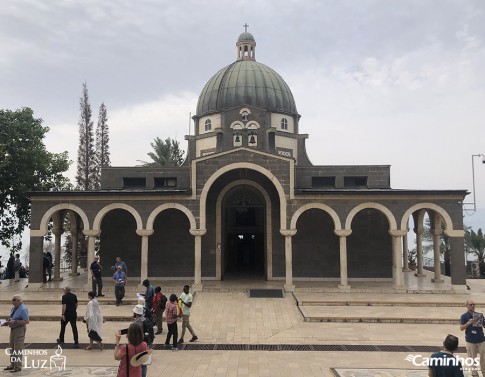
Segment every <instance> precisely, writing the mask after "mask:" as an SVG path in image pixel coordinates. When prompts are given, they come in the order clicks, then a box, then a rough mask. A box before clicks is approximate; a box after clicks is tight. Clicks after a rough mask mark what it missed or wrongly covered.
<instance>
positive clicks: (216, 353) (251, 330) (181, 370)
mask: <svg viewBox="0 0 485 377" xmlns="http://www.w3.org/2000/svg"><path fill="white" fill-rule="evenodd" d="M85 279H86V277H85V275H84V276H83V275H81V276H80V277H78V278H70V277H68V278H66V279H65V280H64V281H63V283H62V284H61V283H53V284H51V287H50V289H45V290H41V291H34V292H33V291H29V290H26V289H25V286H26V285H27V282H26V281H20V282H19V283H11V282H9V281H3V282H2V284H0V318H4V317H6V316H7V315H8V313H9V308H10V306H11V305H10V299H11V296H12V295H13V294H15V293H20V294H22V295H23V296H24V301H25V304H26V305H27V307H28V308H29V313H30V315H31V317H32V318H37V319H36V320H32V321H31V323H30V324H29V325H28V328H27V335H26V340H27V344H28V345H27V349H28V350H37V353H41V355H37V356H28V358H27V359H28V362H27V365H26V366H27V367H25V368H24V370H23V371H22V372H21V373H17V374H16V375H32V376H44V375H45V376H56V375H59V376H60V375H62V376H68V375H69V376H91V375H92V376H95V375H96V376H116V370H117V366H118V363H119V362H118V361H115V360H114V358H113V343H114V332H115V330H117V329H120V328H124V327H126V326H127V325H128V324H129V322H127V320H128V318H129V317H130V315H131V309H132V304H131V303H130V305H122V306H120V307H116V306H115V305H113V302H114V294H113V292H112V291H110V290H107V291H106V292H105V293H106V297H105V298H104V299H101V300H100V302H101V304H102V310H103V314H104V315H105V317H107V318H110V320H109V321H106V322H105V324H104V327H103V338H104V341H105V343H106V344H107V347H106V349H105V350H103V351H100V350H98V349H94V350H91V351H85V350H83V349H73V348H72V345H71V344H69V342H72V332H71V331H70V328H69V327H68V328H67V332H66V339H65V341H66V345H65V347H64V348H63V349H62V356H65V357H66V361H67V363H66V364H67V369H66V370H65V371H62V372H59V371H55V370H51V369H50V368H49V364H48V363H47V361H45V360H47V359H49V358H50V357H51V356H55V351H56V350H57V345H56V343H55V340H56V338H57V337H58V331H59V322H58V320H56V316H57V315H58V314H60V303H59V302H60V297H61V295H62V288H61V287H62V285H64V286H65V285H70V286H72V287H74V289H75V290H76V289H78V290H77V291H75V293H76V294H77V295H78V297H79V298H80V299H81V300H82V301H83V302H81V304H80V307H79V311H78V314H79V315H83V314H84V310H85V302H86V301H85V300H86V299H85V296H86V292H83V291H81V289H82V286H83V284H84V283H83V282H85V281H86V280H85ZM177 284H178V283H177ZM177 284H175V285H174V286H176V285H177ZM468 285H469V286H470V288H471V290H469V291H467V292H466V293H460V294H456V293H455V294H450V293H447V294H434V295H433V294H409V295H404V296H403V295H399V294H395V295H385V294H382V293H375V294H372V293H369V292H367V293H353V292H352V290H351V291H350V292H348V293H341V294H335V293H325V292H295V294H294V295H293V294H286V295H285V297H284V298H249V297H248V295H247V294H246V293H245V289H246V288H248V286H247V283H246V282H242V283H240V285H239V287H238V286H237V284H235V285H234V286H233V287H231V289H227V290H224V289H222V288H223V287H221V289H220V291H219V292H217V291H211V290H208V291H205V290H204V291H203V292H198V293H197V294H196V296H195V300H194V306H193V309H192V315H191V323H192V326H193V328H194V330H195V331H196V333H197V336H198V337H199V341H198V342H197V343H196V345H197V347H198V349H195V350H190V349H189V348H190V345H192V344H191V343H189V344H187V345H186V346H185V348H184V347H183V348H182V350H181V351H179V352H172V351H167V350H162V349H160V344H161V343H163V342H164V340H165V338H164V335H162V336H157V338H156V340H155V349H156V350H155V351H154V357H153V364H152V365H151V366H149V369H148V371H149V372H148V375H149V376H151V377H156V376H171V377H205V376H207V377H209V376H211V377H222V376H284V377H285V376H288V377H290V376H291V377H293V376H295V377H296V376H298V377H299V376H308V377H310V376H329V377H330V376H332V377H335V376H342V377H343V376H345V377H364V376H366V377H367V376H369V377H370V376H372V377H376V376H382V377H403V376H407V377H409V376H413V377H414V376H416V377H419V376H426V375H427V374H426V373H427V371H426V368H425V367H422V366H413V365H412V364H411V363H410V362H409V361H406V360H405V357H406V356H408V355H409V354H421V355H422V356H423V357H426V356H429V354H430V353H431V350H434V349H436V350H438V349H439V347H440V345H441V343H442V341H443V339H444V337H445V336H446V335H447V334H449V333H451V334H455V335H457V336H459V338H460V343H461V345H463V343H464V337H463V333H461V332H460V331H459V326H458V319H459V316H460V315H461V314H462V313H463V312H464V311H465V308H464V305H461V304H460V303H463V304H464V302H465V300H466V298H468V297H472V298H473V299H474V300H475V301H476V302H478V303H485V281H482V280H469V283H468ZM180 286H182V283H181V284H180ZM430 286H432V285H431V284H430ZM76 287H77V288H76ZM173 289H175V288H173ZM136 290H137V287H132V289H131V290H129V294H128V295H129V296H133V298H132V297H128V298H130V299H132V300H133V299H134V293H135V291H136ZM165 292H170V290H167V291H164V293H165ZM175 293H177V294H179V293H180V292H178V291H176V292H175ZM370 300H372V301H373V302H377V303H380V304H379V305H375V306H368V305H367V304H366V305H367V306H359V305H356V303H358V302H359V301H361V302H367V301H370ZM297 301H302V302H305V301H306V302H317V303H322V302H327V304H326V305H315V306H316V307H320V308H322V309H320V310H322V311H323V310H330V309H332V306H333V309H334V310H337V309H338V310H341V309H340V308H342V307H346V310H347V311H349V310H350V311H352V312H355V313H358V312H363V311H364V310H363V309H364V308H365V311H368V312H370V313H369V314H370V315H375V316H379V315H381V314H380V311H382V310H383V308H389V307H390V308H391V310H395V311H404V309H405V310H406V311H409V312H410V313H411V314H410V315H414V316H416V317H417V318H426V317H430V318H431V317H433V318H434V317H437V316H439V315H440V308H441V307H440V305H446V308H443V310H445V309H446V312H447V313H446V316H447V318H450V320H452V318H453V317H455V318H456V323H453V322H452V321H450V322H449V323H426V324H424V323H422V324H421V323H420V324H415V323H351V322H305V321H304V316H303V315H302V312H303V310H304V309H305V310H306V309H311V305H308V306H303V309H301V308H299V307H298V306H297ZM339 301H340V302H339ZM132 302H134V301H132ZM392 302H394V303H395V302H397V303H398V304H399V306H392V307H391V306H386V305H390V304H391V303H392ZM328 303H330V304H331V305H330V304H328ZM349 303H353V305H348V304H349ZM406 303H409V305H406ZM427 303H429V305H426V304H427ZM337 304H342V305H337ZM411 305H413V306H411ZM480 309H482V310H485V304H484V305H483V306H482V307H481V308H480V306H479V307H478V308H477V310H480ZM342 310H343V309H342ZM373 310H374V312H373ZM83 326H84V325H83V324H82V323H78V328H79V330H80V341H81V342H82V343H84V345H85V344H86V342H87V339H88V338H87V335H86V332H85V330H84V328H83ZM179 331H180V325H179ZM8 333H9V330H8V329H7V328H1V329H0V343H1V344H0V347H1V348H2V349H4V348H6V346H7V344H8ZM186 340H188V339H187V335H186ZM345 345H347V346H348V347H347V348H345ZM309 346H311V347H310V348H311V350H308V348H309ZM351 346H354V348H352V347H351ZM355 346H360V348H361V350H355V349H356V348H357V349H359V347H355ZM385 346H388V348H385ZM396 346H410V347H408V348H406V347H400V349H399V347H398V348H396ZM258 347H259V348H258ZM265 347H266V349H268V350H265ZM392 347H394V348H392ZM412 347H414V348H412ZM420 347H422V348H420ZM434 347H435V348H434ZM204 348H205V349H204ZM270 349H271V350H270ZM396 350H397V351H396ZM416 350H417V351H416ZM461 356H463V357H465V356H466V355H464V354H461ZM43 361H44V362H46V363H47V364H46V367H45V368H41V366H42V362H43ZM7 364H8V356H7V355H6V354H5V352H1V354H0V366H6V365H7ZM28 367H32V368H28ZM2 373H4V374H5V375H7V374H8V373H6V372H3V371H1V370H0V375H1V374H2Z"/></svg>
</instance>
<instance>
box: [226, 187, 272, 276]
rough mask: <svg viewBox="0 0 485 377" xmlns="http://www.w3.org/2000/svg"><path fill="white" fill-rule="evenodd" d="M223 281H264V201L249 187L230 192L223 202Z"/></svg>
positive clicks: (237, 188) (254, 189) (260, 195)
mask: <svg viewBox="0 0 485 377" xmlns="http://www.w3.org/2000/svg"><path fill="white" fill-rule="evenodd" d="M222 209H223V210H222V235H223V237H222V240H223V248H224V249H225V250H226V252H225V253H224V254H223V258H222V278H223V279H228V278H229V279H231V278H238V279H240V278H244V279H247V278H256V279H261V278H262V279H264V278H265V271H266V268H265V266H266V258H265V255H266V253H265V213H266V212H265V211H266V208H265V200H264V198H263V196H262V194H261V193H260V192H259V191H258V190H257V189H256V188H254V187H252V186H250V185H244V184H243V185H238V186H236V187H234V188H233V189H231V190H229V191H228V192H227V194H226V195H225V196H224V198H223V201H222Z"/></svg>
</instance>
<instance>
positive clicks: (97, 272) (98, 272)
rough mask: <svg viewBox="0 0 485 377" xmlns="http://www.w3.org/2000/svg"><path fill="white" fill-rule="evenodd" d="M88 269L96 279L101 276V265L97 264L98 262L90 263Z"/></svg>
mask: <svg viewBox="0 0 485 377" xmlns="http://www.w3.org/2000/svg"><path fill="white" fill-rule="evenodd" d="M90 269H91V270H92V271H93V275H94V277H95V278H96V279H98V278H100V277H101V266H100V265H99V263H96V262H93V263H91V267H90Z"/></svg>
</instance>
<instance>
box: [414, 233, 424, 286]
mask: <svg viewBox="0 0 485 377" xmlns="http://www.w3.org/2000/svg"><path fill="white" fill-rule="evenodd" d="M423 232H424V229H423V228H419V227H418V228H414V233H416V265H417V271H416V274H415V275H416V276H418V277H424V276H426V274H425V273H424V271H423V266H424V264H423Z"/></svg>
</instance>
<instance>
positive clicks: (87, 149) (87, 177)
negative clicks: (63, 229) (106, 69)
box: [76, 82, 97, 190]
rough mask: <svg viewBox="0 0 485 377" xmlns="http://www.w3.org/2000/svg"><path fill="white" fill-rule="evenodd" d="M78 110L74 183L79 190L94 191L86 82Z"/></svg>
mask: <svg viewBox="0 0 485 377" xmlns="http://www.w3.org/2000/svg"><path fill="white" fill-rule="evenodd" d="M80 110H81V114H80V118H79V123H78V124H79V149H78V152H77V174H76V183H77V185H78V188H79V189H81V190H94V189H95V188H96V182H97V164H96V153H95V145H94V137H93V121H92V120H91V105H90V104H89V96H88V87H87V84H86V82H84V83H83V92H82V97H81V99H80Z"/></svg>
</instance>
